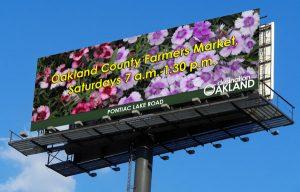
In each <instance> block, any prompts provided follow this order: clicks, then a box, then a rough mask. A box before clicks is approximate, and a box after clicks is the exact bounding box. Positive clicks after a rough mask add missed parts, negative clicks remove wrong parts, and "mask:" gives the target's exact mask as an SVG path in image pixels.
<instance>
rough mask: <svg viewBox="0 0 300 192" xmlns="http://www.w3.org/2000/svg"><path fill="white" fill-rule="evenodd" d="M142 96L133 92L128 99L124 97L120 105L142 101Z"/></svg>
mask: <svg viewBox="0 0 300 192" xmlns="http://www.w3.org/2000/svg"><path fill="white" fill-rule="evenodd" d="M142 100H143V99H142V96H141V94H140V93H139V92H136V91H134V92H132V93H131V94H130V95H129V96H128V97H122V98H121V99H120V101H119V103H118V105H124V104H129V103H134V102H138V101H142Z"/></svg>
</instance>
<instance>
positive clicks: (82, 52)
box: [69, 48, 89, 61]
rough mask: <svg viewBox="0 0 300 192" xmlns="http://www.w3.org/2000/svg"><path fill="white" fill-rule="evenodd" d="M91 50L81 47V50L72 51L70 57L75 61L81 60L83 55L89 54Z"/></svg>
mask: <svg viewBox="0 0 300 192" xmlns="http://www.w3.org/2000/svg"><path fill="white" fill-rule="evenodd" d="M88 52H89V49H88V48H83V49H80V50H79V51H75V52H72V53H71V54H70V56H69V58H70V59H73V60H74V61H79V60H80V59H81V58H82V56H83V55H85V54H87V53H88Z"/></svg>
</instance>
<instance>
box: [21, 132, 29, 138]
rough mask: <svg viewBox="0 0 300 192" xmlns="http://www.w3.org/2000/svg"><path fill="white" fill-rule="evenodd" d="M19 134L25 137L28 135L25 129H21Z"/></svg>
mask: <svg viewBox="0 0 300 192" xmlns="http://www.w3.org/2000/svg"><path fill="white" fill-rule="evenodd" d="M19 134H20V136H21V137H23V138H27V137H28V134H27V132H26V131H21V132H20V133H19Z"/></svg>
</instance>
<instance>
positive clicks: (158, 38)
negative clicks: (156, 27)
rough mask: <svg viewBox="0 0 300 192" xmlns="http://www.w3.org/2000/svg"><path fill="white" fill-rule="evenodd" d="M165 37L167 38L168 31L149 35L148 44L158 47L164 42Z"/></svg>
mask: <svg viewBox="0 0 300 192" xmlns="http://www.w3.org/2000/svg"><path fill="white" fill-rule="evenodd" d="M166 36H168V30H160V31H156V32H153V33H149V34H148V42H149V44H150V45H160V44H162V43H163V42H164V40H165V37H166Z"/></svg>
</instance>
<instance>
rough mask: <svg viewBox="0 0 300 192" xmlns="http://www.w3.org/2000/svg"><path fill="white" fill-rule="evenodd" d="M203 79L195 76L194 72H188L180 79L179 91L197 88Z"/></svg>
mask: <svg viewBox="0 0 300 192" xmlns="http://www.w3.org/2000/svg"><path fill="white" fill-rule="evenodd" d="M202 83H203V81H202V80H201V79H200V78H199V77H197V76H196V74H193V73H192V74H189V75H187V76H185V77H184V78H183V79H182V80H181V81H180V90H181V92H187V91H195V90H197V89H198V88H199V87H200V86H201V85H202Z"/></svg>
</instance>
